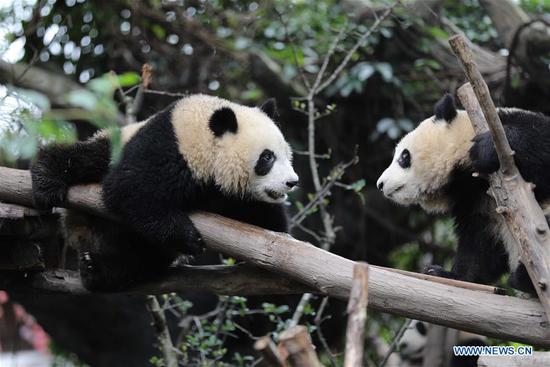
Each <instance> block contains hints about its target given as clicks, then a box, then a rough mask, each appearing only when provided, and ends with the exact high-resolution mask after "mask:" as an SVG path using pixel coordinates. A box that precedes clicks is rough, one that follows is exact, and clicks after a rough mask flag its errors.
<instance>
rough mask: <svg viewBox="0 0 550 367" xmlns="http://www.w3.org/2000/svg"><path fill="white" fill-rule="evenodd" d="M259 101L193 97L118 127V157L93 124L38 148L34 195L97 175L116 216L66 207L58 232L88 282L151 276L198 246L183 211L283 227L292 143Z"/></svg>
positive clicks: (57, 194) (40, 200)
mask: <svg viewBox="0 0 550 367" xmlns="http://www.w3.org/2000/svg"><path fill="white" fill-rule="evenodd" d="M266 112H267V113H270V114H272V113H273V112H274V108H273V106H272V105H271V104H270V103H268V104H267V105H264V106H263V110H262V109H259V108H251V107H245V106H241V105H238V104H235V103H231V102H229V101H226V100H223V99H220V98H216V97H210V96H204V95H195V96H190V97H186V98H184V99H182V100H180V101H179V102H177V103H175V104H173V105H171V106H170V107H168V108H167V109H165V110H164V111H162V112H160V113H158V114H156V115H155V116H153V117H151V118H150V119H148V120H146V121H144V122H141V123H138V124H135V125H130V126H127V127H124V128H123V129H122V132H121V138H122V143H123V149H122V153H121V157H120V159H119V160H118V161H117V162H115V163H112V162H111V148H110V141H111V138H110V136H109V134H108V133H106V132H102V133H100V134H97V135H96V136H94V137H93V138H91V139H89V140H87V141H84V142H78V143H76V144H74V145H69V146H55V145H54V146H49V147H45V148H43V149H42V150H41V151H40V152H39V154H38V156H37V159H36V161H35V162H34V164H33V166H32V168H31V174H32V178H33V190H34V199H35V203H36V204H37V205H38V206H39V207H46V208H48V207H52V206H55V205H59V204H60V203H62V202H63V201H64V200H65V199H66V195H67V190H68V187H69V186H71V185H75V184H83V183H96V182H97V183H99V182H101V183H102V186H103V201H104V203H105V205H106V207H107V209H108V210H109V211H110V212H111V213H113V214H114V215H115V216H116V217H118V218H119V219H120V222H113V221H111V220H107V219H103V218H100V217H97V216H94V215H91V214H87V213H77V212H74V211H69V212H68V213H67V214H66V215H65V216H64V220H63V223H64V229H65V231H64V232H65V235H64V236H65V239H66V241H67V242H68V243H69V244H70V245H71V246H73V247H75V248H77V249H78V250H79V255H80V270H81V276H82V280H83V282H84V284H85V286H86V287H87V288H89V289H100V290H112V289H117V288H123V287H126V286H128V285H131V284H133V283H135V282H138V281H143V280H147V279H150V278H151V277H152V276H155V275H159V274H161V273H162V272H163V270H165V269H167V268H168V267H169V265H170V264H171V263H172V262H174V261H175V260H176V259H177V258H178V257H179V256H180V255H182V254H184V255H192V254H195V253H197V251H199V250H201V249H202V239H201V236H200V234H199V232H198V231H197V230H196V228H195V227H194V225H193V223H192V222H191V220H190V219H189V216H188V214H189V212H191V211H194V210H206V211H210V212H214V213H218V214H221V215H224V216H227V217H231V218H234V219H237V220H241V221H244V222H248V223H251V224H254V225H258V226H261V227H263V228H267V229H270V230H274V231H280V232H286V231H287V230H288V226H287V216H286V213H285V208H284V204H283V203H284V200H285V199H286V193H287V192H288V191H290V190H291V189H292V187H294V186H295V185H296V183H297V180H298V177H297V175H296V173H295V172H294V170H293V169H292V165H291V158H292V154H291V150H290V147H289V146H288V144H287V143H286V141H285V140H284V137H283V136H282V134H281V133H280V131H279V129H278V127H277V126H276V125H275V123H274V122H273V121H272V119H271V117H270V116H268V115H267V114H266Z"/></svg>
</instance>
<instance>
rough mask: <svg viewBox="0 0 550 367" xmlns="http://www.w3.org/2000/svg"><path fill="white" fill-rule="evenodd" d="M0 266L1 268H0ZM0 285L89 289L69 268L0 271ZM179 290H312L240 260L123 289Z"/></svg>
mask: <svg viewBox="0 0 550 367" xmlns="http://www.w3.org/2000/svg"><path fill="white" fill-rule="evenodd" d="M0 265H1V264H0ZM42 268H43V266H42ZM33 269H34V268H33ZM0 270H4V269H2V268H0ZM10 270H13V269H10ZM0 288H2V289H8V288H9V289H14V290H17V291H19V292H25V291H26V292H36V291H38V290H40V291H42V292H46V293H60V294H63V293H65V294H89V293H90V292H89V291H88V290H87V289H86V288H84V286H83V285H82V282H81V280H80V276H79V274H78V272H76V271H71V270H54V271H45V272H39V273H36V272H35V273H17V272H10V273H6V272H4V273H0ZM180 291H181V292H209V293H214V294H220V295H241V296H253V295H264V294H302V293H304V292H311V291H313V290H312V289H311V288H309V287H307V286H305V285H303V284H301V283H298V282H296V281H293V280H291V279H288V278H286V277H282V276H280V275H276V274H273V273H271V272H268V271H265V270H262V269H258V268H255V267H252V266H247V265H244V264H241V265H233V266H228V265H204V266H182V267H180V268H177V269H172V270H170V271H169V272H168V274H166V275H163V276H162V277H161V278H159V279H155V280H151V281H149V282H146V283H143V284H139V285H136V286H134V287H131V288H129V289H127V290H126V293H132V294H145V295H147V294H165V293H170V292H180Z"/></svg>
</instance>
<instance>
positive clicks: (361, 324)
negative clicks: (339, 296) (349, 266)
mask: <svg viewBox="0 0 550 367" xmlns="http://www.w3.org/2000/svg"><path fill="white" fill-rule="evenodd" d="M368 300H369V265H368V264H365V263H356V264H355V266H354V267H353V284H352V286H351V294H350V296H349V302H348V326H347V331H346V354H345V357H344V367H361V366H363V351H364V349H365V323H366V322H367V304H368Z"/></svg>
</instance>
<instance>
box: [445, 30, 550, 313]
mask: <svg viewBox="0 0 550 367" xmlns="http://www.w3.org/2000/svg"><path fill="white" fill-rule="evenodd" d="M449 43H450V45H451V47H452V49H453V51H454V52H455V54H456V55H457V57H458V58H459V59H460V61H461V62H462V64H463V66H464V70H465V72H466V76H467V77H468V80H469V81H470V83H471V87H468V86H466V87H464V88H462V90H461V93H460V98H461V101H462V102H463V104H464V107H465V108H466V110H467V111H468V114H469V115H470V118H471V119H472V121H474V124H473V125H474V129H475V131H476V133H479V132H481V131H483V129H485V127H486V126H488V128H489V130H490V131H491V135H492V136H493V142H494V144H495V149H496V151H497V155H498V160H499V162H500V170H499V172H497V173H495V174H492V175H490V184H491V188H490V191H491V193H492V195H493V197H494V198H495V201H496V203H497V210H498V212H500V213H501V214H502V215H503V217H504V219H505V220H506V223H507V225H508V229H509V230H510V232H511V233H512V235H513V237H514V239H515V240H516V242H517V244H518V246H519V248H520V257H521V262H522V263H523V264H524V265H525V268H526V269H527V272H528V273H529V277H530V278H531V281H532V282H533V285H534V286H535V289H536V291H537V294H538V296H539V299H540V301H541V303H542V305H543V307H544V310H545V312H546V315H547V316H548V317H550V229H549V228H548V223H547V222H546V218H545V217H544V213H543V212H542V209H541V208H540V206H539V204H538V203H537V200H536V199H535V194H534V193H533V186H532V185H531V184H530V183H528V182H525V180H524V179H523V178H522V177H521V174H520V172H519V170H518V168H517V166H516V164H515V162H514V157H513V155H514V152H513V151H512V148H511V147H510V144H509V143H508V139H507V138H506V134H505V132H504V128H503V126H502V123H501V121H500V118H499V116H498V113H497V111H496V108H495V105H494V103H493V100H492V99H491V95H490V93H489V88H488V87H487V84H486V83H485V81H484V80H483V77H482V76H481V74H480V72H479V70H478V69H477V66H476V64H475V62H474V61H473V56H472V52H471V50H470V48H469V47H468V45H467V44H466V40H465V38H464V36H462V35H456V36H454V37H451V38H450V39H449ZM474 94H475V97H476V98H477V100H476V98H472V97H473V95H474ZM468 96H469V97H468ZM476 102H478V104H476ZM474 110H477V111H479V110H481V111H482V112H483V117H484V118H481V117H482V116H481V115H480V114H479V112H478V113H474ZM484 122H485V123H484Z"/></svg>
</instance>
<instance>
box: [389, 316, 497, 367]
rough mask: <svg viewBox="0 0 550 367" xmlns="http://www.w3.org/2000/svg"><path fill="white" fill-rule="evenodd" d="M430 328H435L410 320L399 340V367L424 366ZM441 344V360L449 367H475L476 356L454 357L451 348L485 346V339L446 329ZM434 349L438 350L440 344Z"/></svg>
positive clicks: (480, 336) (465, 332)
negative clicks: (442, 348) (443, 351)
mask: <svg viewBox="0 0 550 367" xmlns="http://www.w3.org/2000/svg"><path fill="white" fill-rule="evenodd" d="M430 327H437V326H436V325H430V324H428V323H426V322H423V321H419V320H411V323H410V324H409V326H408V327H407V329H406V330H405V332H404V333H403V336H402V337H401V339H400V340H399V344H398V349H399V357H400V358H401V363H400V364H399V367H422V366H424V365H425V363H424V355H425V353H426V352H425V351H426V345H427V343H428V329H429V328H430ZM441 342H444V347H445V355H444V356H443V358H444V360H445V362H447V360H448V361H449V362H448V365H449V366H450V367H476V366H477V360H478V356H456V355H454V353H453V346H459V345H464V346H476V345H477V346H486V345H487V338H486V337H485V336H483V335H477V334H472V333H469V332H467V331H461V330H454V329H447V331H446V333H445V340H443V341H441ZM438 343H440V341H438ZM429 347H430V346H429ZM431 347H434V346H431ZM435 347H437V348H439V347H440V344H438V345H436V346H435ZM445 365H447V363H446V364H445Z"/></svg>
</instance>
